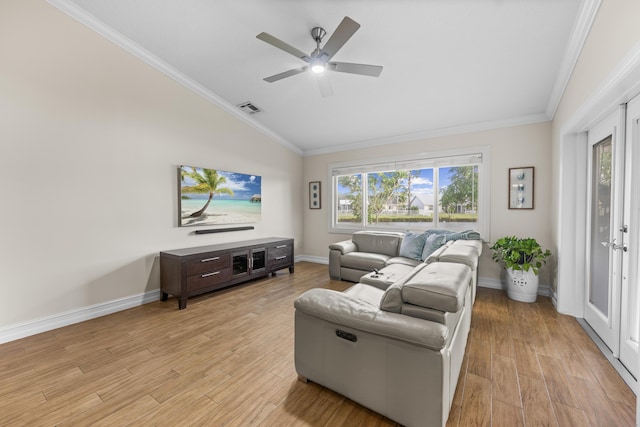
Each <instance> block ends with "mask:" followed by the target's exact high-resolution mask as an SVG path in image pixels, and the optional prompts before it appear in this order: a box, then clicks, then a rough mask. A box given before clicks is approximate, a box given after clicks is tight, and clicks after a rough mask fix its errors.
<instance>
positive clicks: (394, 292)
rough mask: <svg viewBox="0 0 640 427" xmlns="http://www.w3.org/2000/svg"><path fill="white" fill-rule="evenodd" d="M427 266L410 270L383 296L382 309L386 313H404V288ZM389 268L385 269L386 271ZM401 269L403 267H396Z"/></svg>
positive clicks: (421, 265)
mask: <svg viewBox="0 0 640 427" xmlns="http://www.w3.org/2000/svg"><path fill="white" fill-rule="evenodd" d="M426 266H427V265H426V264H420V265H418V266H417V267H415V268H413V269H411V270H408V271H407V274H404V275H402V276H401V277H400V278H399V279H398V280H396V281H395V283H393V284H391V285H390V286H388V287H387V289H386V291H385V292H384V294H383V296H382V299H380V308H381V309H382V310H385V311H391V312H394V313H400V312H401V311H402V303H403V300H402V287H403V286H404V284H405V283H407V281H409V280H411V278H412V277H413V276H415V274H416V272H417V271H420V270H422V269H423V268H425V267H426ZM389 267H391V266H389ZM389 267H385V270H386V269H387V268H389ZM400 267H402V266H401V265H396V268H400ZM406 268H408V267H406ZM383 271H384V270H383Z"/></svg>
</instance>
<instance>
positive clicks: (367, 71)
mask: <svg viewBox="0 0 640 427" xmlns="http://www.w3.org/2000/svg"><path fill="white" fill-rule="evenodd" d="M327 69H329V70H331V71H337V72H339V73H350V74H361V75H364V76H371V77H378V76H379V75H380V73H382V66H380V65H368V64H352V63H350V62H329V63H328V64H327Z"/></svg>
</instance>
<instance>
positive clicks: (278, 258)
mask: <svg viewBox="0 0 640 427" xmlns="http://www.w3.org/2000/svg"><path fill="white" fill-rule="evenodd" d="M286 257H287V256H286V255H285V256H277V257H276V261H280V260H281V259H285V258H286Z"/></svg>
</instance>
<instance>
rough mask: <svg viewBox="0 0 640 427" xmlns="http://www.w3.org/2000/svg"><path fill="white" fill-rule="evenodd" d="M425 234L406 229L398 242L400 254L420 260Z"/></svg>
mask: <svg viewBox="0 0 640 427" xmlns="http://www.w3.org/2000/svg"><path fill="white" fill-rule="evenodd" d="M424 242H425V235H424V234H415V233H412V232H411V231H407V232H406V233H405V234H404V238H403V239H402V243H401V244H400V254H399V255H400V256H402V257H405V258H411V259H415V260H420V259H421V258H420V257H421V256H422V250H423V249H424Z"/></svg>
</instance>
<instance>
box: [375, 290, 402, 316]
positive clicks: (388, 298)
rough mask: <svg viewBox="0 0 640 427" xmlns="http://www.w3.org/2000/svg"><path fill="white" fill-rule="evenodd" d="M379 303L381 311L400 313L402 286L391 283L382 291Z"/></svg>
mask: <svg viewBox="0 0 640 427" xmlns="http://www.w3.org/2000/svg"><path fill="white" fill-rule="evenodd" d="M379 301H380V309H381V310H384V311H390V312H392V313H400V312H401V311H402V286H400V284H398V283H393V284H392V285H391V286H389V287H388V288H387V290H386V291H384V294H383V295H382V298H381V299H380V300H379Z"/></svg>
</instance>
